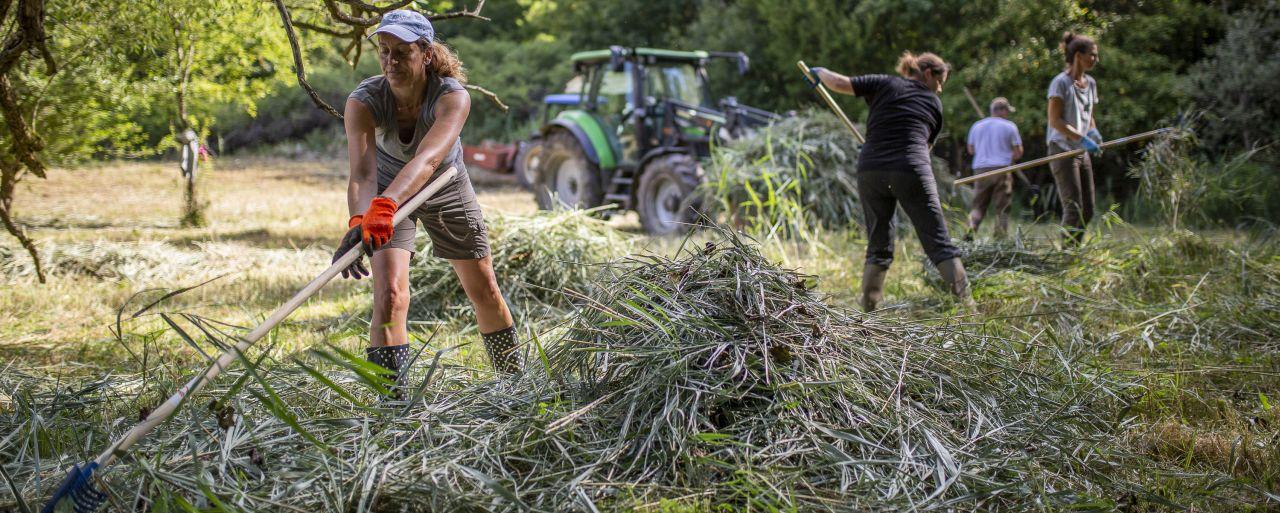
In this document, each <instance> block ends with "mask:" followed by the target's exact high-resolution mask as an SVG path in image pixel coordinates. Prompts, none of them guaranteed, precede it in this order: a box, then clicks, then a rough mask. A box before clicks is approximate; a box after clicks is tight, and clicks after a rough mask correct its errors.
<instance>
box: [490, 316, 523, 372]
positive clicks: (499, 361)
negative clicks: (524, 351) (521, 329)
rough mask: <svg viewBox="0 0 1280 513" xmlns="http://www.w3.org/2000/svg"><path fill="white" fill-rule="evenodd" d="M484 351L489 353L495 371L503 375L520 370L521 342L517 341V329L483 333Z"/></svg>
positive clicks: (513, 327) (512, 327)
mask: <svg viewBox="0 0 1280 513" xmlns="http://www.w3.org/2000/svg"><path fill="white" fill-rule="evenodd" d="M480 339H481V340H482V341H484V350H485V351H487V352H488V353H489V361H490V362H492V363H493V369H494V370H496V371H498V372H501V373H503V374H515V373H516V372H517V371H519V370H520V366H521V365H520V356H521V355H520V341H519V340H517V339H516V327H515V326H511V327H510V328H506V329H502V330H498V331H495V332H493V333H481V334H480Z"/></svg>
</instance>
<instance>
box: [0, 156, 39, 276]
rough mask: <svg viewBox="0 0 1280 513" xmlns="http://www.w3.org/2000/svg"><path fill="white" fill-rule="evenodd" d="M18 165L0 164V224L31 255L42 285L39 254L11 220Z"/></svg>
mask: <svg viewBox="0 0 1280 513" xmlns="http://www.w3.org/2000/svg"><path fill="white" fill-rule="evenodd" d="M20 165H21V164H18V163H17V162H15V161H12V160H8V159H5V160H4V161H3V162H0V222H3V223H4V228H5V230H8V232H9V234H10V235H13V237H14V238H15V239H18V243H20V244H22V247H23V248H24V249H26V250H27V253H28V254H30V255H31V262H32V263H34V264H35V267H36V279H37V280H39V281H40V283H44V282H45V278H44V266H42V265H40V252H39V251H38V250H37V249H36V245H35V243H34V242H32V240H31V238H30V237H27V233H26V231H24V230H23V229H22V227H21V226H18V223H17V222H16V221H14V219H13V217H14V216H13V192H14V189H15V188H16V185H17V183H18V166H20Z"/></svg>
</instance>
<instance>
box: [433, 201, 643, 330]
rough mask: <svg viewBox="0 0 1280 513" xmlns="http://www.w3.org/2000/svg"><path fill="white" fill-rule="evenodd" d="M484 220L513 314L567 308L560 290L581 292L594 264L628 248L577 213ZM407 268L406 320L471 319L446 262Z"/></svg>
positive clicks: (627, 242)
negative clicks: (408, 299)
mask: <svg viewBox="0 0 1280 513" xmlns="http://www.w3.org/2000/svg"><path fill="white" fill-rule="evenodd" d="M486 221H487V224H488V227H489V238H490V246H491V247H492V248H493V268H494V271H495V272H496V273H497V278H498V285H499V287H500V288H501V289H502V292H503V294H504V295H505V296H506V297H507V299H508V303H509V304H511V306H512V307H513V309H516V310H517V313H526V314H533V315H546V314H547V313H548V312H549V311H554V310H561V309H564V308H566V307H568V306H569V301H568V300H567V299H566V296H565V291H578V292H581V291H583V290H585V289H586V287H587V286H588V285H589V284H590V283H591V280H592V278H594V277H595V276H596V275H597V274H598V273H599V269H598V265H599V264H601V263H604V262H609V261H612V260H614V259H616V258H618V257H620V256H622V255H624V254H627V253H628V252H629V251H630V249H631V243H630V240H629V239H628V238H627V236H625V235H624V234H622V233H621V232H619V231H618V230H616V229H615V228H613V227H611V226H609V225H608V223H606V222H604V221H601V220H600V219H597V218H595V217H592V216H591V215H589V214H588V213H586V212H582V211H557V212H540V213H536V214H533V215H528V216H519V215H503V214H497V215H491V216H490V217H489V218H488V219H487V220H486ZM424 251H425V248H424ZM412 265H413V266H412V268H411V269H410V273H409V280H410V285H411V287H412V290H413V299H412V301H411V303H410V311H409V317H410V318H411V319H438V318H442V317H451V316H456V315H460V314H465V315H470V311H471V305H470V303H469V302H467V296H466V294H464V293H463V291H462V285H461V284H460V283H459V282H458V279H457V277H455V276H454V272H453V268H452V267H451V266H450V264H449V262H448V261H446V260H443V259H439V258H435V257H432V256H430V255H427V254H425V253H421V254H419V255H418V256H417V257H415V259H414V262H413V264H412Z"/></svg>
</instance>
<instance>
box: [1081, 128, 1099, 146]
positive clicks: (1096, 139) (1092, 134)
mask: <svg viewBox="0 0 1280 513" xmlns="http://www.w3.org/2000/svg"><path fill="white" fill-rule="evenodd" d="M1084 136H1085V137H1088V138H1089V139H1093V142H1096V143H1098V144H1102V132H1099V131H1098V129H1097V128H1090V129H1089V133H1086V134H1084Z"/></svg>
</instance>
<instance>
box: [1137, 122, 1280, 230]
mask: <svg viewBox="0 0 1280 513" xmlns="http://www.w3.org/2000/svg"><path fill="white" fill-rule="evenodd" d="M1191 122H1192V120H1188V121H1186V124H1188V125H1189V124H1190V123H1191ZM1196 135H1197V134H1196V133H1193V132H1191V131H1190V130H1189V129H1186V128H1185V127H1184V128H1183V129H1181V130H1179V131H1178V132H1176V133H1175V134H1174V135H1171V136H1168V137H1161V138H1159V139H1156V140H1154V141H1152V142H1151V143H1150V144H1148V145H1147V147H1146V148H1144V149H1143V150H1142V154H1141V155H1142V157H1141V159H1140V160H1139V161H1138V163H1137V164H1136V165H1134V166H1133V167H1132V168H1130V170H1129V174H1130V176H1131V177H1133V178H1136V179H1138V180H1139V183H1140V188H1139V193H1140V199H1142V200H1145V201H1146V202H1147V206H1150V207H1154V208H1150V209H1149V210H1154V211H1155V212H1156V213H1158V215H1159V219H1160V221H1162V222H1164V223H1167V224H1168V225H1169V226H1170V227H1172V228H1174V229H1178V228H1180V227H1185V226H1188V225H1190V226H1200V227H1209V226H1226V227H1237V226H1240V225H1248V224H1256V223H1258V222H1259V221H1263V222H1266V223H1269V224H1271V225H1276V224H1280V176H1277V175H1276V173H1275V171H1274V169H1275V162H1274V159H1275V153H1274V152H1273V151H1244V152H1240V153H1238V154H1236V155H1234V156H1206V155H1204V154H1203V153H1202V152H1201V151H1199V148H1200V143H1199V140H1198V138H1197V137H1196ZM1142 207H1143V205H1139V208H1138V210H1142Z"/></svg>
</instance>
